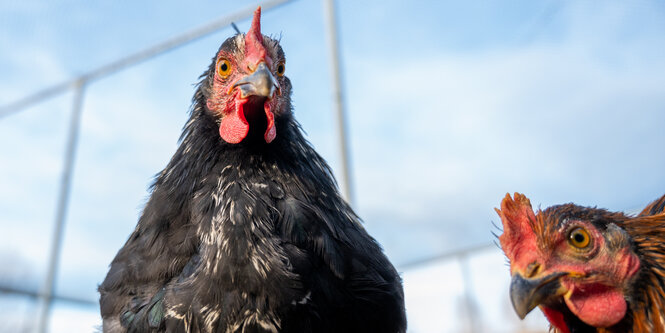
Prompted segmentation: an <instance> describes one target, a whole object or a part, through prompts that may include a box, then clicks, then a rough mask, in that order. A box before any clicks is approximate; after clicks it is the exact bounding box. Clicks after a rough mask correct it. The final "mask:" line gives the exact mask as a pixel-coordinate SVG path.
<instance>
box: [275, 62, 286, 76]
mask: <svg viewBox="0 0 665 333" xmlns="http://www.w3.org/2000/svg"><path fill="white" fill-rule="evenodd" d="M285 70H286V65H284V62H283V61H282V62H280V63H279V65H277V75H279V76H283V75H284V71H285Z"/></svg>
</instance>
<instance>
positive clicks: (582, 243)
mask: <svg viewBox="0 0 665 333" xmlns="http://www.w3.org/2000/svg"><path fill="white" fill-rule="evenodd" d="M568 243H570V245H572V246H574V247H576V248H578V249H583V248H585V247H587V246H589V243H591V236H589V233H588V232H587V231H586V230H584V229H583V228H580V227H577V228H575V229H573V230H571V231H570V233H569V234H568Z"/></svg>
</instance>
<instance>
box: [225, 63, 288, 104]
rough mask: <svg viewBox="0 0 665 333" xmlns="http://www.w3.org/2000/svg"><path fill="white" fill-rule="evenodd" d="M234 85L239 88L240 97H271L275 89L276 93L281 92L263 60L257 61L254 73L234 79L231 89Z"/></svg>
mask: <svg viewBox="0 0 665 333" xmlns="http://www.w3.org/2000/svg"><path fill="white" fill-rule="evenodd" d="M236 87H237V88H238V89H239V90H240V98H247V97H249V96H259V97H266V98H268V99H271V98H272V96H273V95H274V94H275V91H277V93H278V94H279V93H281V91H280V88H279V83H278V82H277V80H276V79H275V77H274V76H273V75H272V73H271V72H270V69H268V66H267V65H266V63H265V62H261V63H259V65H258V66H257V67H256V70H255V71H254V73H252V74H250V75H247V76H245V77H243V78H241V79H240V80H238V81H236V83H234V84H233V86H232V87H231V90H233V89H235V88H236Z"/></svg>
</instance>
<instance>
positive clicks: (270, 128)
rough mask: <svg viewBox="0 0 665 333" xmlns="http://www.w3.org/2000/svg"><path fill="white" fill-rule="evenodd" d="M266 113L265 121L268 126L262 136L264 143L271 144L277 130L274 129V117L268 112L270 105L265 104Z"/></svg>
mask: <svg viewBox="0 0 665 333" xmlns="http://www.w3.org/2000/svg"><path fill="white" fill-rule="evenodd" d="M264 109H265V112H266V119H267V120H268V125H267V126H266V133H265V134H264V135H263V137H264V139H265V140H266V143H270V142H272V140H275V137H276V136H277V130H276V129H275V116H274V115H273V114H272V111H270V105H269V104H268V102H266V104H265V106H264Z"/></svg>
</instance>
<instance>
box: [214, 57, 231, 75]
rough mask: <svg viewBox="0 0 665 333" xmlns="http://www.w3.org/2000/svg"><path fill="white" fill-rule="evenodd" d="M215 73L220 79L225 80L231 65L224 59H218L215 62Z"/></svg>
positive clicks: (229, 72)
mask: <svg viewBox="0 0 665 333" xmlns="http://www.w3.org/2000/svg"><path fill="white" fill-rule="evenodd" d="M217 73H218V74H219V76H221V77H222V78H224V79H225V78H227V77H228V76H229V74H231V63H230V62H229V61H228V60H226V59H219V60H218V61H217Z"/></svg>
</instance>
